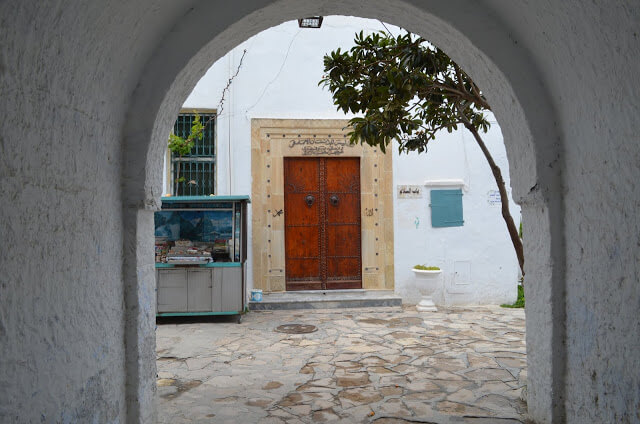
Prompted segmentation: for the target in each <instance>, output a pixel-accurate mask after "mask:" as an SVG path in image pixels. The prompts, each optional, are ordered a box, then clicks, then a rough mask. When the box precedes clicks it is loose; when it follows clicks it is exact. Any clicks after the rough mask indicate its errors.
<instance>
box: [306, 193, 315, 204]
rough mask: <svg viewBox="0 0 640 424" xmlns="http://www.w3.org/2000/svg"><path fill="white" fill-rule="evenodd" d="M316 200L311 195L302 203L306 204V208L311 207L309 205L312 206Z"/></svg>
mask: <svg viewBox="0 0 640 424" xmlns="http://www.w3.org/2000/svg"><path fill="white" fill-rule="evenodd" d="M315 200H316V198H315V197H313V196H312V195H310V194H309V195H308V196H307V197H305V198H304V202H305V203H306V204H307V206H309V207H311V205H313V202H314V201H315Z"/></svg>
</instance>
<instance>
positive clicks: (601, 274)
mask: <svg viewBox="0 0 640 424" xmlns="http://www.w3.org/2000/svg"><path fill="white" fill-rule="evenodd" d="M491 4H495V5H498V4H499V5H500V8H499V9H497V10H499V11H500V14H501V15H502V16H503V19H505V21H507V20H508V21H509V26H510V27H511V28H514V29H515V28H518V30H516V33H517V34H518V37H519V38H520V40H521V42H522V43H524V44H525V45H527V46H528V47H529V48H530V50H531V53H532V56H533V57H534V59H535V61H536V62H537V63H539V66H540V68H541V69H542V70H543V74H544V79H545V82H546V84H548V87H549V91H550V93H552V97H553V102H554V103H555V104H556V105H557V111H558V116H557V117H556V120H557V122H558V123H559V125H560V128H561V132H562V134H563V138H564V140H565V142H564V155H563V157H562V160H563V165H562V174H563V179H564V182H565V190H564V191H563V192H562V195H563V198H564V203H565V210H566V215H565V226H564V231H565V235H566V240H567V242H566V299H567V309H566V314H567V323H566V336H567V338H566V344H567V353H566V357H567V367H566V372H567V387H566V400H567V402H566V412H567V417H568V419H569V420H570V421H572V422H580V423H582V422H638V421H640V415H639V412H638V411H640V377H639V375H640V374H638V372H636V371H635V370H638V369H640V354H639V353H638V352H639V351H640V337H639V336H638V335H639V334H640V315H639V314H638V310H639V309H640V281H639V280H640V218H639V215H638V210H640V183H639V181H640V139H639V137H638V130H639V127H640V119H639V116H640V84H638V79H637V75H638V71H639V70H640V8H639V7H638V4H637V3H634V2H621V1H620V2H617V1H616V2H593V3H589V4H585V3H584V2H579V1H570V2H561V3H558V2H552V1H546V2H539V4H537V5H536V7H533V5H528V7H526V8H525V9H524V10H522V9H520V7H519V6H516V5H515V4H509V5H506V7H503V6H505V5H504V2H491ZM587 87H588V88H587ZM525 222H527V221H526V218H525ZM538 237H539V236H538ZM536 326H537V323H536V322H532V321H529V320H528V321H527V332H529V331H530V330H532V331H536V330H534V328H535V327H536ZM632 370H633V371H632Z"/></svg>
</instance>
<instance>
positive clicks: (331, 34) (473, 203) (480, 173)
mask: <svg viewBox="0 0 640 424" xmlns="http://www.w3.org/2000/svg"><path fill="white" fill-rule="evenodd" d="M387 28H389V29H390V30H391V31H392V32H397V31H399V29H398V28H396V27H393V26H391V25H387ZM381 29H384V27H383V26H382V24H381V23H380V22H378V21H375V20H370V19H360V18H353V17H339V16H329V17H326V18H325V20H324V22H323V24H322V28H321V29H319V30H313V29H300V28H299V27H298V25H297V22H295V21H292V22H287V23H284V24H282V25H279V26H276V27H273V28H270V29H269V30H266V31H264V32H262V33H260V34H258V35H256V36H254V37H252V38H250V39H249V40H247V41H246V42H244V43H242V44H241V45H239V46H238V47H236V48H235V49H233V50H232V51H231V52H229V53H228V54H227V55H226V56H224V57H223V58H221V59H220V60H218V61H217V62H216V63H215V64H214V65H213V66H212V67H211V68H210V69H209V71H208V72H207V73H206V74H205V76H204V77H203V78H202V79H201V80H200V82H199V83H198V84H197V86H196V87H195V88H194V90H193V92H192V93H191V95H190V96H189V97H188V99H187V100H186V101H185V103H184V108H186V109H189V108H217V109H219V110H220V109H221V108H220V105H219V102H220V99H221V97H222V92H223V89H224V87H225V86H226V85H227V82H228V80H229V78H230V77H231V76H232V75H234V74H235V73H236V71H237V70H238V66H239V63H240V60H241V58H242V56H243V51H244V50H245V49H246V54H245V55H244V59H243V61H242V66H241V67H240V70H239V73H238V75H237V77H235V78H234V80H233V82H232V84H231V86H230V90H229V92H227V93H226V94H225V101H224V103H223V105H222V113H221V114H220V115H219V119H218V128H217V137H218V147H217V149H218V150H217V153H218V158H217V163H218V173H217V178H218V182H217V193H218V194H221V195H223V194H238V195H239V194H249V193H250V192H251V161H250V157H251V151H250V149H251V134H250V127H251V119H252V118H290V119H295V118H307V119H309V118H312V119H313V118H315V119H341V118H344V117H345V115H344V114H342V113H341V112H337V111H336V110H335V106H334V105H333V102H332V100H331V96H330V94H329V92H328V91H327V90H325V89H323V88H322V87H318V81H320V79H321V78H322V70H323V64H322V59H323V54H324V53H328V52H330V51H331V50H335V49H336V48H338V47H342V48H343V49H345V48H349V47H351V46H352V45H353V37H354V34H355V33H356V32H359V31H360V30H364V31H365V32H372V31H378V30H381ZM485 140H486V142H487V144H488V145H489V148H490V150H491V151H492V152H493V154H494V156H495V159H496V161H497V163H498V164H499V165H500V166H501V168H502V169H503V175H505V178H506V179H507V184H508V183H509V181H508V175H509V173H508V168H507V160H506V154H505V149H504V145H503V141H502V136H501V133H500V129H499V127H498V126H497V124H494V126H493V128H492V129H491V132H490V133H489V134H488V135H487V136H486V137H485ZM432 144H433V145H432V147H430V149H429V152H428V154H421V155H401V156H398V155H397V151H395V150H394V153H393V154H394V189H395V187H397V185H399V184H424V182H425V180H428V179H443V178H444V179H459V180H462V181H464V184H465V189H464V190H463V193H464V196H463V208H464V219H465V225H464V226H463V227H455V228H440V229H433V228H431V225H430V215H429V208H428V206H427V204H428V187H424V191H423V192H424V198H423V199H419V200H404V199H397V189H395V191H396V195H394V211H395V219H394V221H395V222H394V225H395V270H396V274H395V287H396V292H397V293H398V294H400V295H401V296H402V297H403V299H404V300H405V301H406V302H407V303H415V302H416V301H417V300H418V298H417V294H416V290H415V284H414V280H413V273H412V272H411V267H412V266H413V265H415V264H416V263H425V262H426V263H428V264H430V265H431V264H432V265H438V266H440V267H441V268H442V269H443V273H442V283H443V287H442V289H441V290H440V291H439V292H438V294H437V296H436V297H437V302H439V303H441V304H442V303H447V304H469V303H504V302H512V301H514V300H515V297H516V284H517V277H518V267H517V260H516V257H515V253H514V251H513V248H512V247H511V244H510V241H509V238H508V235H507V231H506V227H505V225H504V223H503V221H502V218H501V216H500V208H499V207H498V206H489V205H488V203H487V193H488V191H490V190H495V189H496V186H495V183H494V180H493V177H492V175H491V172H490V169H489V167H488V165H487V164H486V161H485V159H484V158H483V157H482V154H481V152H480V150H479V148H478V147H477V145H476V144H475V142H474V141H473V139H472V138H471V136H470V135H469V134H465V133H464V132H462V131H460V132H455V133H453V134H448V133H446V132H444V133H443V134H442V137H440V138H438V140H436V141H434V142H433V143H432ZM165 172H166V166H165ZM166 180H167V179H166V177H165V178H164V181H165V185H164V187H163V190H164V193H165V194H166V193H167V190H168V188H167V186H166ZM511 207H512V210H513V215H514V217H515V220H516V224H517V223H518V222H519V208H518V207H517V206H516V205H515V204H512V206H511ZM416 218H418V219H419V221H420V222H419V225H418V228H416V225H415V220H416ZM249 220H250V217H249ZM248 236H249V239H248V241H249V243H251V230H249V234H248ZM248 259H249V260H248V264H247V268H248V269H247V275H248V288H249V289H250V288H252V287H253V281H252V280H251V278H252V275H253V272H252V260H251V251H250V250H249V258H248ZM460 261H468V262H469V265H470V270H471V276H470V277H471V278H470V281H469V283H470V284H465V285H460V284H455V278H454V264H456V262H460ZM459 266H460V265H458V267H459ZM445 287H446V290H445Z"/></svg>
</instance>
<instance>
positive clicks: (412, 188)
mask: <svg viewBox="0 0 640 424" xmlns="http://www.w3.org/2000/svg"><path fill="white" fill-rule="evenodd" d="M421 198H422V186H419V185H399V186H398V199H421Z"/></svg>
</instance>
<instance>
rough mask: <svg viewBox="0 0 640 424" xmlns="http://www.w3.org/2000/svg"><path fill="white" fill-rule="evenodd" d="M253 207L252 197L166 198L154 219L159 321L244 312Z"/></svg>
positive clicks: (163, 199)
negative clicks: (249, 219)
mask: <svg viewBox="0 0 640 424" xmlns="http://www.w3.org/2000/svg"><path fill="white" fill-rule="evenodd" d="M248 203H249V196H176V197H164V198H162V208H161V210H160V211H158V212H156V213H155V217H154V221H155V252H156V269H157V272H156V277H157V288H158V293H157V299H158V300H157V306H158V315H159V316H166V315H219V314H240V313H242V311H243V310H244V302H245V286H246V284H245V272H244V263H245V260H246V251H247V234H246V233H247V231H246V228H247V224H246V221H247V218H246V216H247V204H248ZM238 316H239V315H238Z"/></svg>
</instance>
